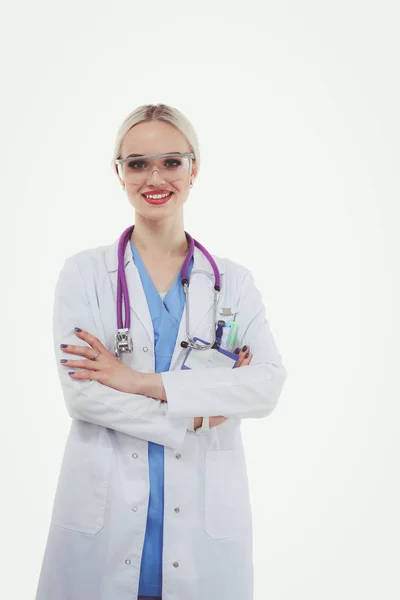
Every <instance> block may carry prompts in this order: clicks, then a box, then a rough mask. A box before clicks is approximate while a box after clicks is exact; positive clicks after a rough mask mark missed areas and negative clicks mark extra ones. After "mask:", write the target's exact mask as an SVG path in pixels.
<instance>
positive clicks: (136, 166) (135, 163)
mask: <svg viewBox="0 0 400 600" xmlns="http://www.w3.org/2000/svg"><path fill="white" fill-rule="evenodd" d="M140 165H144V166H145V167H146V163H145V161H144V160H130V161H129V162H128V163H127V166H128V168H129V169H132V170H133V171H138V170H140V169H141V167H140Z"/></svg>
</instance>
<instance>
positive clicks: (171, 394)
mask: <svg viewBox="0 0 400 600" xmlns="http://www.w3.org/2000/svg"><path fill="white" fill-rule="evenodd" d="M87 280H88V277H86V278H84V277H82V274H81V271H80V267H79V263H78V259H77V257H76V256H74V257H70V258H69V259H67V260H66V262H65V264H64V266H63V268H62V270H61V272H60V275H59V279H58V282H57V285H56V290H55V302H54V313H53V333H54V350H55V355H56V359H57V364H58V369H59V376H60V381H61V384H62V389H63V392H64V399H65V402H66V406H67V410H68V413H69V415H70V416H71V417H72V418H77V419H82V420H84V421H88V422H91V423H95V424H98V425H101V426H104V427H108V428H111V429H115V430H117V431H121V432H123V433H126V434H128V435H133V436H136V437H139V438H141V439H144V440H147V441H152V442H155V443H158V444H162V445H165V446H169V447H172V448H177V447H179V446H180V445H181V444H182V443H183V440H184V437H185V435H186V433H187V428H188V427H189V426H190V423H191V421H192V418H193V417H195V416H197V415H204V416H210V417H211V416H213V415H215V414H217V415H225V416H226V417H230V416H231V417H236V418H243V417H264V416H267V415H268V414H269V413H270V412H271V411H272V410H273V409H274V407H275V406H276V404H277V401H278V397H279V395H280V392H281V389H282V386H283V383H284V381H285V379H286V370H285V368H284V367H283V365H282V363H281V357H280V355H279V353H278V351H277V349H276V346H275V343H274V340H273V338H272V334H271V333H270V331H269V327H268V322H267V320H266V318H265V309H264V306H263V304H262V302H261V296H260V294H259V292H258V290H257V289H256V288H255V286H254V282H253V280H252V277H251V275H250V272H249V271H246V273H245V281H243V282H241V290H242V291H243V299H242V300H241V303H242V305H241V308H240V310H241V315H242V316H241V325H242V324H243V335H242V339H241V342H242V343H248V345H251V348H252V352H253V360H252V364H251V365H247V366H246V368H243V369H226V368H216V369H207V377H205V376H204V372H203V370H202V369H200V370H186V371H185V370H179V371H168V372H165V373H140V372H137V371H132V370H131V369H129V367H127V366H126V365H124V364H123V363H121V362H120V361H119V360H118V359H117V358H116V357H114V356H113V355H111V353H109V352H108V351H107V350H106V348H105V346H104V344H103V341H104V337H105V336H104V332H103V330H102V325H101V315H100V314H98V312H99V311H98V307H97V302H96V300H95V298H91V292H90V289H87V288H86V283H85V282H86V281H87ZM92 293H94V292H92ZM239 307H240V303H239ZM96 311H97V312H96ZM77 321H78V322H77ZM76 326H78V327H81V328H82V330H83V332H84V333H83V335H82V332H75V330H74V328H75V327H76ZM83 328H84V329H83ZM85 335H89V336H90V335H92V336H93V338H95V339H96V340H97V343H98V344H101V346H102V347H103V348H104V350H105V352H106V353H108V354H109V355H110V356H109V357H107V355H106V354H105V353H104V351H103V353H104V356H105V357H102V358H101V356H99V357H98V358H97V359H96V360H95V361H92V360H90V356H92V355H93V348H95V349H99V348H96V347H95V346H92V345H91V344H90V342H89V341H88V340H87V339H86V340H85V339H84V336H85ZM77 336H78V337H80V338H81V340H82V343H83V347H84V348H85V351H88V350H89V351H90V355H89V358H86V359H84V360H86V361H87V363H90V366H91V368H92V374H91V378H90V379H87V375H86V378H85V376H84V373H85V372H84V371H83V372H76V373H75V374H74V375H69V374H68V371H67V369H65V367H63V364H62V363H61V362H60V361H61V359H66V354H65V352H64V353H63V352H62V350H63V349H62V348H61V344H67V345H68V346H70V347H72V348H73V349H74V347H75V349H77V347H78V345H77V344H76V342H77ZM92 341H93V340H92ZM85 344H86V345H85ZM68 346H67V348H68ZM79 347H82V344H79ZM99 352H100V354H102V352H101V351H100V349H99ZM71 354H74V352H71ZM82 356H83V355H82V353H81V354H80V355H77V356H76V359H77V362H79V361H81V360H82ZM110 357H111V358H113V359H114V365H113V366H112V369H111V368H110V365H111V364H112V361H111V359H110ZM72 360H74V359H72ZM104 361H106V363H107V364H106V365H105V363H104ZM117 362H118V365H117V364H116V363H117ZM64 364H65V363H64ZM70 366H73V363H70ZM74 366H76V367H78V365H77V364H76V363H75V365H74ZM78 368H79V367H78ZM80 368H82V367H80ZM83 368H85V367H83ZM100 378H103V379H100ZM115 378H117V379H118V381H117V383H116V379H115ZM80 379H82V380H80ZM83 379H85V380H83ZM121 382H122V385H121ZM117 387H120V388H121V387H122V389H117ZM189 400H190V401H189Z"/></svg>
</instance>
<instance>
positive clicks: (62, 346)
mask: <svg viewBox="0 0 400 600" xmlns="http://www.w3.org/2000/svg"><path fill="white" fill-rule="evenodd" d="M67 346H68V344H60V348H66V347H67Z"/></svg>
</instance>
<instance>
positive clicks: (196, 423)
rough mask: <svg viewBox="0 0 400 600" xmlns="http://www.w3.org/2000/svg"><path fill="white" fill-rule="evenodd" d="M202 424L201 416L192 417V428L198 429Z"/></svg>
mask: <svg viewBox="0 0 400 600" xmlns="http://www.w3.org/2000/svg"><path fill="white" fill-rule="evenodd" d="M202 425H203V417H195V418H194V430H195V431H196V429H198V428H199V427H201V426H202Z"/></svg>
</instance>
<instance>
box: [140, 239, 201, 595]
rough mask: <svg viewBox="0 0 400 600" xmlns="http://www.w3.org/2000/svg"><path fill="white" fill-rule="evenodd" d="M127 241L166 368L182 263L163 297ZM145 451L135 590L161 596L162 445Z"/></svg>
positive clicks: (178, 311) (179, 302)
mask: <svg viewBox="0 0 400 600" xmlns="http://www.w3.org/2000/svg"><path fill="white" fill-rule="evenodd" d="M130 245H131V250H132V257H133V262H134V263H135V265H136V267H137V269H138V271H139V274H140V278H141V281H142V285H143V289H144V293H145V295H146V298H147V303H148V306H149V311H150V314H151V320H152V322H153V328H154V353H155V372H156V373H161V372H163V371H169V366H170V363H171V358H172V354H173V352H174V349H175V343H176V338H177V336H178V330H179V324H180V321H181V318H182V313H183V309H184V306H185V301H186V296H185V292H184V290H183V285H182V283H181V278H182V267H181V269H180V271H179V273H178V275H177V277H176V279H175V281H174V283H173V284H172V286H171V287H170V289H169V290H168V291H167V293H166V294H165V296H164V300H163V299H162V298H161V296H160V293H159V292H158V291H157V288H156V287H155V285H154V283H153V281H152V279H151V277H150V275H149V273H148V271H147V269H146V266H145V264H144V262H143V260H142V258H141V256H140V254H139V252H138V250H137V248H136V247H135V245H134V244H133V242H132V240H130ZM182 266H183V261H182ZM192 268H193V258H192V259H191V261H190V263H189V269H188V277H190V274H191V272H192ZM133 335H134V333H133ZM148 455H149V478H150V499H149V507H148V512H147V524H146V534H145V539H144V546H143V553H142V563H141V569H140V579H139V592H138V593H139V595H140V596H161V595H162V551H163V525H164V446H161V445H160V444H154V443H153V442H148Z"/></svg>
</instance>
